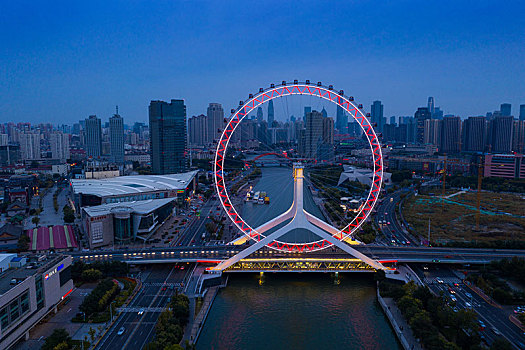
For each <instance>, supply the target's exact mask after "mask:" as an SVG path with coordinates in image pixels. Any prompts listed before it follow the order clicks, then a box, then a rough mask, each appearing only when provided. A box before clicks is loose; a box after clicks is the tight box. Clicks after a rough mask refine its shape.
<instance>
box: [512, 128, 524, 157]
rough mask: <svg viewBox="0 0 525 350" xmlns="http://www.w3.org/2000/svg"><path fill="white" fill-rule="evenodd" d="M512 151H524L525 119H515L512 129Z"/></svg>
mask: <svg viewBox="0 0 525 350" xmlns="http://www.w3.org/2000/svg"><path fill="white" fill-rule="evenodd" d="M512 151H513V152H516V153H521V154H523V152H524V151H525V120H515V121H514V127H513V130H512Z"/></svg>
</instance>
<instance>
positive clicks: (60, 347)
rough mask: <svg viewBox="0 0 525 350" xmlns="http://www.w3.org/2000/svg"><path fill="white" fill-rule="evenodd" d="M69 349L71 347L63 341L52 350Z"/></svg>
mask: <svg viewBox="0 0 525 350" xmlns="http://www.w3.org/2000/svg"><path fill="white" fill-rule="evenodd" d="M69 349H71V345H69V344H68V343H67V342H66V341H63V342H62V343H59V344H57V345H56V346H55V347H54V348H53V350H69Z"/></svg>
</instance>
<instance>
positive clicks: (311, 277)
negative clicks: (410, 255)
mask: <svg viewBox="0 0 525 350" xmlns="http://www.w3.org/2000/svg"><path fill="white" fill-rule="evenodd" d="M263 280H264V282H263V283H262V284H261V283H260V278H259V275H258V274H231V275H230V278H229V281H228V286H227V287H226V288H224V289H222V290H221V291H220V292H219V294H218V295H217V297H216V298H215V301H214V303H213V305H212V308H211V310H210V313H209V314H208V318H207V320H206V322H205V324H204V327H203V330H202V333H201V335H200V337H199V340H198V342H197V349H198V350H206V349H216V350H221V349H229V350H231V349H250V350H252V349H253V350H265V349H268V350H270V349H271V350H280V349H283V350H284V349H287V350H290V349H304V350H308V349H312V350H314V349H315V350H320V349H389V350H395V349H401V347H400V345H399V344H398V342H397V340H396V337H395V334H394V332H393V330H392V329H391V328H390V324H389V323H388V320H387V319H386V316H385V315H384V314H383V311H382V310H381V307H380V306H379V304H378V303H377V301H376V296H375V295H376V294H375V282H374V281H373V277H372V275H371V274H366V273H353V274H340V275H339V277H338V280H339V283H337V282H336V280H335V278H334V275H333V274H329V273H323V274H322V273H319V274H313V273H303V274H299V273H272V274H268V273H267V274H265V275H264V277H263Z"/></svg>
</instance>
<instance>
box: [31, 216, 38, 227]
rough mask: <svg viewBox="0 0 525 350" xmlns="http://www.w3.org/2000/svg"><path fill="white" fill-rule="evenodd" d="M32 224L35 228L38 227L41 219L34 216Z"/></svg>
mask: <svg viewBox="0 0 525 350" xmlns="http://www.w3.org/2000/svg"><path fill="white" fill-rule="evenodd" d="M31 222H32V223H33V224H35V226H38V223H39V222H40V218H39V217H38V216H33V218H32V219H31Z"/></svg>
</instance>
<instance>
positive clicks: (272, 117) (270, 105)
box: [268, 100, 275, 128]
mask: <svg viewBox="0 0 525 350" xmlns="http://www.w3.org/2000/svg"><path fill="white" fill-rule="evenodd" d="M274 120H275V111H274V110H273V100H270V102H268V127H269V128H271V127H273V122H274Z"/></svg>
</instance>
